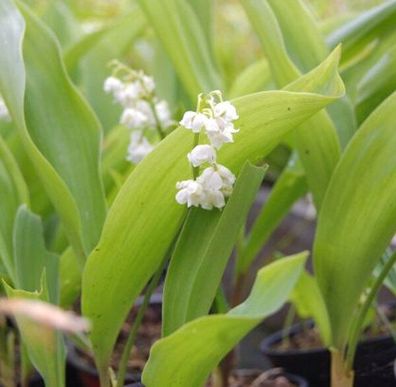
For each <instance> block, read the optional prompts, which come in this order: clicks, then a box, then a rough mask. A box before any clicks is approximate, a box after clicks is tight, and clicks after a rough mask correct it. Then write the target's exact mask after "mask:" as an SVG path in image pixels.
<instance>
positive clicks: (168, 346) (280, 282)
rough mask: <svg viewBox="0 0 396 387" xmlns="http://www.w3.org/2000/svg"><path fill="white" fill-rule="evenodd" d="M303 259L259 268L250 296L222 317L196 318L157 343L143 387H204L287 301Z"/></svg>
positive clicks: (153, 349)
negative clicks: (218, 367) (242, 342)
mask: <svg viewBox="0 0 396 387" xmlns="http://www.w3.org/2000/svg"><path fill="white" fill-rule="evenodd" d="M307 255H308V254H307V253H301V254H297V255H294V256H291V257H288V258H285V259H282V260H279V261H277V262H274V263H272V264H270V265H268V266H267V267H265V268H263V269H261V270H260V271H259V272H258V274H257V278H256V281H255V283H254V285H253V289H252V291H251V293H250V295H249V297H248V298H247V299H246V300H245V302H243V303H242V304H240V305H238V306H237V307H236V308H234V309H232V310H230V312H228V313H227V314H223V315H221V314H219V315H212V316H206V317H201V318H199V319H196V320H194V321H192V322H190V323H188V324H185V325H184V326H183V327H182V328H180V329H179V330H178V331H176V332H175V333H173V334H172V335H170V336H168V337H166V338H164V339H161V340H159V341H157V342H156V343H155V344H154V346H153V347H152V349H151V352H150V358H149V360H148V363H147V364H146V367H145V369H144V371H143V377H142V380H143V383H144V384H145V385H146V386H147V387H155V386H160V385H163V386H173V387H201V386H203V385H204V383H205V380H206V379H207V377H208V375H209V373H210V371H211V370H212V369H214V368H215V367H216V365H217V364H218V363H219V362H220V360H221V359H222V358H223V357H224V356H225V355H226V354H227V353H228V352H229V351H230V350H231V349H232V348H233V347H234V346H235V345H236V344H237V343H238V342H239V341H240V340H241V339H242V338H243V337H244V336H245V335H246V334H247V333H248V332H249V331H250V330H251V329H253V328H254V327H255V326H256V325H257V324H259V323H260V321H261V320H263V319H264V318H265V317H267V316H269V315H271V314H272V313H274V312H276V311H277V310H278V309H279V308H280V307H281V306H282V305H283V303H284V302H285V301H286V300H287V298H288V296H289V294H290V292H291V290H292V289H293V287H294V285H295V283H296V282H297V280H298V278H299V276H300V274H301V272H302V270H303V267H304V263H305V261H306V258H307ZM186 359H188V361H186Z"/></svg>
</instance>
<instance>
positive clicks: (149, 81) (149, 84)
mask: <svg viewBox="0 0 396 387" xmlns="http://www.w3.org/2000/svg"><path fill="white" fill-rule="evenodd" d="M141 81H142V83H143V86H144V89H145V90H146V92H147V93H149V94H151V93H154V90H155V82H154V78H153V77H150V76H148V75H142V77H141Z"/></svg>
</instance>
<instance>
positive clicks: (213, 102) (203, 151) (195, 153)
mask: <svg viewBox="0 0 396 387" xmlns="http://www.w3.org/2000/svg"><path fill="white" fill-rule="evenodd" d="M238 118H239V116H238V114H237V111H236V109H235V107H234V105H232V104H231V103H230V102H229V101H223V96H222V93H221V92H220V91H218V90H216V91H212V92H211V93H209V94H207V95H203V94H200V95H199V96H198V103H197V110H196V111H195V112H193V111H187V112H186V113H184V116H183V118H182V120H181V121H180V125H181V126H183V127H184V128H185V129H188V130H191V131H192V132H193V133H194V142H193V149H192V150H191V152H190V153H188V155H187V159H188V161H189V162H190V164H191V167H192V175H193V178H192V179H189V180H184V181H179V182H178V183H177V184H176V188H177V189H178V192H177V194H176V201H177V202H178V203H179V204H187V207H191V206H194V207H202V208H204V209H206V210H211V209H212V208H213V207H216V208H219V209H221V208H223V207H224V206H225V199H226V198H227V197H229V196H230V195H231V193H232V189H233V186H234V183H235V176H234V174H233V173H232V172H231V171H230V170H229V169H228V168H226V167H225V166H224V165H221V164H218V163H217V161H216V159H217V150H218V149H220V148H221V147H222V146H223V144H225V143H232V142H234V137H233V135H234V133H237V132H238V131H239V130H238V129H235V127H234V121H235V120H237V119H238ZM201 133H203V134H205V136H206V139H207V141H208V143H207V144H199V140H200V134H201ZM203 166H206V168H205V169H204V170H203V171H202V172H201V167H203ZM200 172H201V173H200Z"/></svg>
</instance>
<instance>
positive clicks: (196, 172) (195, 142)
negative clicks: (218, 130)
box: [192, 133, 199, 180]
mask: <svg viewBox="0 0 396 387" xmlns="http://www.w3.org/2000/svg"><path fill="white" fill-rule="evenodd" d="M198 144H199V133H195V134H194V140H193V147H192V149H194V148H195V147H196V146H197V145H198ZM192 174H193V179H194V180H195V179H196V178H197V177H198V175H199V167H192Z"/></svg>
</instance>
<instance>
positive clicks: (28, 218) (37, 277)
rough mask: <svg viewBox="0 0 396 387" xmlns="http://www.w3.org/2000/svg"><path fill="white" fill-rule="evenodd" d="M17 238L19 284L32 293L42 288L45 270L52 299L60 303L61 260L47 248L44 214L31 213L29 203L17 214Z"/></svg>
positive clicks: (15, 252) (16, 269)
mask: <svg viewBox="0 0 396 387" xmlns="http://www.w3.org/2000/svg"><path fill="white" fill-rule="evenodd" d="M13 241H14V255H15V274H16V276H15V277H16V278H15V287H16V288H18V289H23V290H26V291H29V292H35V291H39V290H40V288H41V281H42V276H43V271H45V273H46V280H47V286H46V287H47V288H48V296H49V301H51V302H52V303H53V304H57V303H58V298H59V289H58V286H59V285H58V283H59V268H58V266H59V265H58V263H59V259H58V256H57V255H56V254H53V253H50V252H49V251H48V250H47V248H46V247H45V242H44V235H43V226H42V223H41V219H40V217H39V216H37V215H35V214H33V213H32V212H30V211H29V210H28V209H27V208H26V206H21V207H19V209H18V212H17V214H16V219H15V227H14V238H13Z"/></svg>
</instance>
